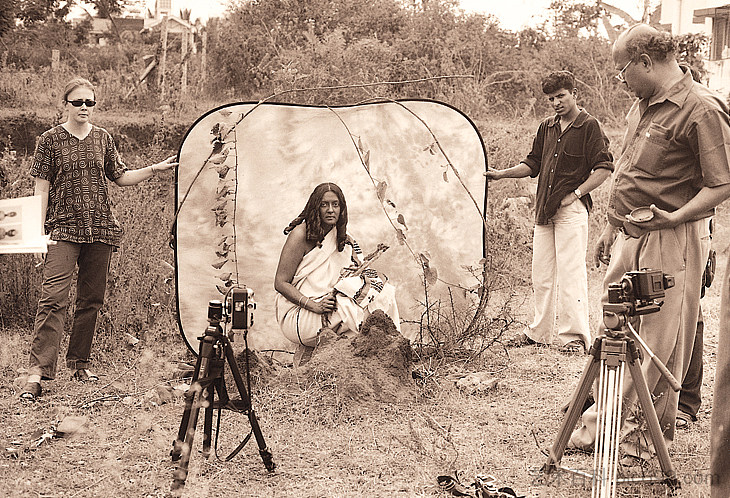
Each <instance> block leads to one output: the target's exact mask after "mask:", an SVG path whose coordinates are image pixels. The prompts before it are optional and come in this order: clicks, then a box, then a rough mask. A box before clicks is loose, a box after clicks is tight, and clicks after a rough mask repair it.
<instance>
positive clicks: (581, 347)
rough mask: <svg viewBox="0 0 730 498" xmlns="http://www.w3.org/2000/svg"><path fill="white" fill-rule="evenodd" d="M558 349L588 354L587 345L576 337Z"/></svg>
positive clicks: (568, 352)
mask: <svg viewBox="0 0 730 498" xmlns="http://www.w3.org/2000/svg"><path fill="white" fill-rule="evenodd" d="M558 351H560V352H561V353H567V354H586V345H585V344H583V342H582V341H579V340H577V339H576V340H574V341H570V342H569V343H567V344H565V345H563V346H560V348H558Z"/></svg>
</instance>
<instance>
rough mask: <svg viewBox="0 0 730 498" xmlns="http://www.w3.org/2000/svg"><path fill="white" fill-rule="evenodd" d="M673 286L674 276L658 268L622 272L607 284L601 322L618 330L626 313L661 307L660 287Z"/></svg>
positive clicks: (625, 319) (639, 312) (627, 314)
mask: <svg viewBox="0 0 730 498" xmlns="http://www.w3.org/2000/svg"><path fill="white" fill-rule="evenodd" d="M671 287H674V277H673V276H672V275H669V274H667V273H664V272H662V271H661V270H650V269H648V268H642V269H641V270H636V271H629V272H626V273H624V275H623V276H622V277H621V280H620V281H618V282H614V283H610V284H608V303H607V304H605V305H604V306H603V323H604V324H605V325H606V327H607V328H609V329H611V330H620V329H621V327H623V326H624V325H625V324H626V321H627V317H630V316H636V315H648V314H649V313H656V312H657V311H659V309H660V308H661V306H662V304H664V302H663V301H657V300H658V299H661V298H663V297H664V291H665V290H666V289H669V288H671Z"/></svg>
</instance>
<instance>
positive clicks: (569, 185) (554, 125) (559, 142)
mask: <svg viewBox="0 0 730 498" xmlns="http://www.w3.org/2000/svg"><path fill="white" fill-rule="evenodd" d="M559 121H560V120H559V117H558V116H557V115H556V116H552V117H550V118H547V119H545V120H544V121H543V122H542V123H540V127H539V128H538V130H537V135H535V139H534V140H533V142H532V150H531V151H530V153H529V154H528V155H527V158H525V159H524V160H523V161H522V162H523V163H525V164H527V165H528V166H529V167H530V169H531V170H532V173H531V175H530V176H531V177H533V178H534V177H536V176H538V175H539V176H540V177H539V178H538V180H537V198H536V199H535V223H536V224H537V225H546V224H547V223H548V222H549V221H550V218H552V217H553V216H554V215H555V213H556V212H557V211H558V208H559V207H560V201H561V200H563V198H565V196H566V195H568V194H569V193H571V192H572V191H573V190H575V189H576V188H578V187H579V186H580V185H581V184H582V183H583V182H584V181H586V179H587V178H588V177H589V176H590V174H591V172H592V171H593V170H595V169H598V168H606V169H608V170H610V171H613V156H612V155H611V153H610V152H609V151H608V143H609V142H608V138H607V137H606V135H605V134H604V133H603V130H601V126H600V125H599V124H598V121H597V120H596V118H594V117H593V116H591V115H590V114H588V113H587V112H586V111H585V110H583V109H581V111H580V114H578V117H577V118H575V120H574V121H573V123H572V124H571V125H570V126H568V127H567V128H566V129H565V130H563V131H562V132H561V131H560V123H559ZM581 201H583V203H584V204H585V205H586V208H588V209H589V210H590V208H591V206H592V205H593V203H592V201H591V196H590V195H588V194H586V195H584V196H583V197H581Z"/></svg>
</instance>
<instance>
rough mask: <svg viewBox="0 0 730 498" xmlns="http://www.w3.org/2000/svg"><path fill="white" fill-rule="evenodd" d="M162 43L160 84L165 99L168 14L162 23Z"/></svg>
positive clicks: (161, 96) (161, 95)
mask: <svg viewBox="0 0 730 498" xmlns="http://www.w3.org/2000/svg"><path fill="white" fill-rule="evenodd" d="M160 32H161V35H160V45H162V53H161V54H160V67H159V75H158V82H159V84H158V86H159V87H160V100H161V101H162V100H165V86H166V85H167V83H166V81H165V66H166V64H167V16H165V17H163V18H162V24H160Z"/></svg>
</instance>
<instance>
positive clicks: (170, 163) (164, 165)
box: [152, 156, 179, 171]
mask: <svg viewBox="0 0 730 498" xmlns="http://www.w3.org/2000/svg"><path fill="white" fill-rule="evenodd" d="M176 158H177V156H170V157H168V158H167V159H165V160H164V161H162V162H159V163H157V164H155V165H153V166H152V168H153V169H154V171H167V170H168V169H170V168H173V167H175V166H177V165H178V164H179V163H178V162H177V161H175V159H176Z"/></svg>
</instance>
